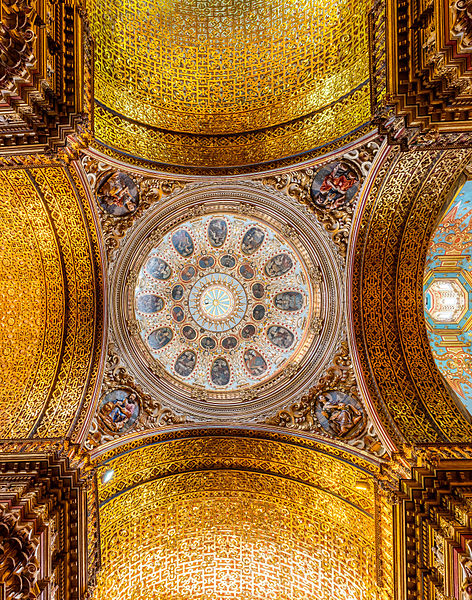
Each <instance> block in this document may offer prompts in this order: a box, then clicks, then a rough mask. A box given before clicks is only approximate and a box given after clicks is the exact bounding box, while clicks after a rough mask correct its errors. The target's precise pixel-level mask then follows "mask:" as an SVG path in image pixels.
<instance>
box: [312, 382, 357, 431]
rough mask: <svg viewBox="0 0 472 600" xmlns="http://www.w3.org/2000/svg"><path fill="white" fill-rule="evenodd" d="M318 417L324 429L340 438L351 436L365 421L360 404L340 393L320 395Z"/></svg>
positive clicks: (332, 392) (317, 407) (330, 392)
mask: <svg viewBox="0 0 472 600" xmlns="http://www.w3.org/2000/svg"><path fill="white" fill-rule="evenodd" d="M316 416H317V418H318V421H319V422H320V424H321V426H322V427H323V429H325V430H326V431H327V432H328V433H331V434H334V435H336V436H338V437H347V436H349V434H350V433H351V432H352V431H353V430H354V429H357V426H359V425H360V423H361V422H362V421H363V413H362V408H361V407H360V405H359V403H358V402H357V401H355V400H354V399H353V398H351V397H350V396H348V395H347V394H344V393H342V392H339V391H328V392H323V393H321V394H319V395H318V397H317V405H316Z"/></svg>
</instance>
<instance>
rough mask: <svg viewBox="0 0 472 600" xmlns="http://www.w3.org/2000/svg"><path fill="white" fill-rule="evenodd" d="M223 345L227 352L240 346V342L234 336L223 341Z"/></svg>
mask: <svg viewBox="0 0 472 600" xmlns="http://www.w3.org/2000/svg"><path fill="white" fill-rule="evenodd" d="M221 345H222V346H223V348H224V349H225V350H233V349H234V348H236V346H237V345H238V340H237V338H235V337H234V336H233V335H230V336H229V337H226V338H224V339H223V340H222V342H221Z"/></svg>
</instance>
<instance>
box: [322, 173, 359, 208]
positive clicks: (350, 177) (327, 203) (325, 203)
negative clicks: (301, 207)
mask: <svg viewBox="0 0 472 600" xmlns="http://www.w3.org/2000/svg"><path fill="white" fill-rule="evenodd" d="M358 188H359V175H358V174H357V172H356V171H355V169H354V168H353V167H351V166H350V165H349V164H348V163H346V162H333V163H330V164H328V165H326V166H324V167H323V168H321V169H320V170H319V171H318V172H317V174H316V175H315V178H314V179H313V183H312V184H311V198H312V200H313V202H314V204H315V205H316V206H318V207H319V208H326V209H328V210H333V209H336V208H341V207H342V206H345V205H347V204H349V202H350V201H351V200H352V199H353V197H354V195H355V194H356V192H357V190H358Z"/></svg>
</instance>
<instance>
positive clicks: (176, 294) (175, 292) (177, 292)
mask: <svg viewBox="0 0 472 600" xmlns="http://www.w3.org/2000/svg"><path fill="white" fill-rule="evenodd" d="M183 295H184V288H183V287H182V286H181V285H180V283H178V284H177V285H174V287H173V288H172V300H175V301H176V302H178V301H179V300H182V298H183Z"/></svg>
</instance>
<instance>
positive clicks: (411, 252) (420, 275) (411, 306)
mask: <svg viewBox="0 0 472 600" xmlns="http://www.w3.org/2000/svg"><path fill="white" fill-rule="evenodd" d="M470 160H471V154H470V151H469V150H465V149H463V150H447V151H430V152H422V151H417V152H408V153H402V152H397V151H395V150H394V151H391V152H390V153H389V154H388V156H387V157H386V158H385V159H384V161H383V163H382V166H381V168H380V169H379V171H378V173H377V174H376V177H375V178H373V179H372V181H371V185H370V186H369V189H368V190H366V194H365V203H363V205H362V207H361V209H360V211H359V223H358V224H357V225H356V228H358V234H357V239H356V243H355V245H353V246H352V250H351V251H352V254H351V256H352V259H353V263H352V267H351V268H352V277H353V278H352V315H353V324H354V332H355V336H356V348H357V352H358V358H359V361H360V365H361V370H362V377H363V379H364V381H365V383H366V386H367V388H366V392H367V394H368V395H370V398H371V401H372V402H373V404H374V405H375V409H376V412H377V414H378V415H379V416H380V418H381V419H382V420H383V424H384V426H385V427H386V429H387V431H388V432H389V433H390V435H391V436H392V439H394V440H397V442H398V441H400V442H401V441H404V440H407V441H408V442H409V443H428V442H439V441H450V442H454V441H457V442H459V441H464V440H470V439H471V438H472V427H471V425H470V422H469V419H468V418H466V417H465V416H464V414H463V413H462V412H461V411H460V410H459V409H458V407H457V404H456V402H455V401H454V399H453V398H452V395H451V392H450V390H449V389H447V387H446V385H445V383H444V380H443V378H442V376H441V374H440V372H439V370H438V368H437V366H436V363H435V361H434V358H433V353H432V351H431V348H430V344H429V341H428V336H427V333H426V322H425V315H424V303H423V298H424V290H423V285H424V266H425V260H426V255H427V250H428V247H429V245H430V240H431V236H432V235H433V232H434V231H435V229H436V227H437V223H438V219H439V217H440V215H441V213H442V211H443V210H444V205H445V203H446V201H447V199H448V198H450V197H451V194H453V193H454V190H455V189H456V186H457V185H458V180H459V179H460V178H461V177H462V172H463V170H464V169H465V168H466V167H467V165H468V164H469V162H470ZM449 241H451V240H449Z"/></svg>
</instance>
